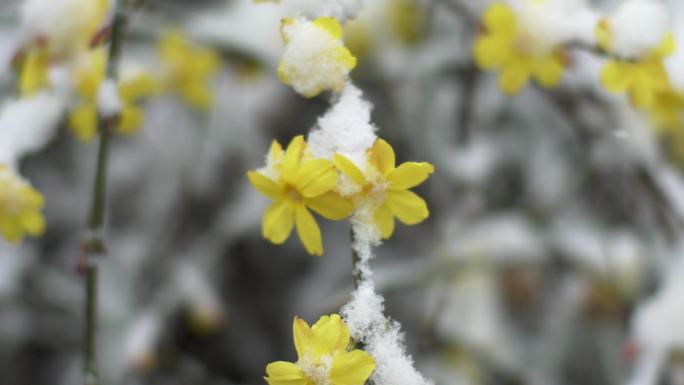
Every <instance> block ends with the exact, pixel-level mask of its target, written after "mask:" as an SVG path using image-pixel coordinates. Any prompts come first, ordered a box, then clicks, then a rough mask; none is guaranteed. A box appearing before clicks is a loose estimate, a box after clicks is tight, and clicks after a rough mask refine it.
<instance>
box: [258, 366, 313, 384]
mask: <svg viewBox="0 0 684 385" xmlns="http://www.w3.org/2000/svg"><path fill="white" fill-rule="evenodd" d="M266 375H267V376H266V377H265V380H266V382H268V385H307V384H308V382H309V380H308V379H307V377H306V375H305V374H304V372H303V371H302V369H300V368H299V366H297V365H295V364H293V363H291V362H285V361H276V362H271V363H270V364H268V365H267V366H266Z"/></svg>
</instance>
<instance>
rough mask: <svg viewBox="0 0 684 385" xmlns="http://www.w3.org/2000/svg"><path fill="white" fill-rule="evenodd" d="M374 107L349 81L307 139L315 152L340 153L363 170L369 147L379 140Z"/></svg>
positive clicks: (314, 153) (326, 156) (321, 153)
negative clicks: (373, 118) (373, 121)
mask: <svg viewBox="0 0 684 385" xmlns="http://www.w3.org/2000/svg"><path fill="white" fill-rule="evenodd" d="M371 110H372V106H371V104H370V103H369V102H367V101H365V100H364V99H363V98H362V94H361V90H359V89H358V88H356V87H355V86H354V85H353V84H352V83H350V82H348V83H347V85H346V86H345V87H344V90H343V91H342V93H341V95H340V96H339V99H338V100H337V102H336V103H335V104H334V105H333V106H332V108H330V110H328V112H326V113H325V115H323V116H321V117H320V118H319V119H318V123H317V124H316V127H314V128H313V129H312V131H311V132H310V133H309V137H308V140H307V141H308V143H309V147H310V148H311V151H312V153H313V155H314V156H316V157H322V158H326V159H332V157H333V155H335V153H338V152H339V153H340V154H342V155H344V156H346V157H347V158H349V159H350V160H351V161H352V162H354V163H355V164H356V165H357V166H358V167H359V168H360V169H361V170H363V169H364V168H365V165H366V150H367V149H368V148H370V147H371V146H372V145H373V143H374V142H375V139H377V137H376V136H375V131H376V130H377V129H376V128H375V126H374V125H373V123H371Z"/></svg>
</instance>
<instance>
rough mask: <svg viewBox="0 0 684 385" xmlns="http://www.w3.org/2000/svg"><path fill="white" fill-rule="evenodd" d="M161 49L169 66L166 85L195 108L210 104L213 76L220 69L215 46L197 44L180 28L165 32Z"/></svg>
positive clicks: (205, 108) (207, 106) (206, 107)
mask: <svg viewBox="0 0 684 385" xmlns="http://www.w3.org/2000/svg"><path fill="white" fill-rule="evenodd" d="M158 51H159V56H160V57H161V59H162V60H163V62H164V64H165V66H166V68H165V74H164V85H165V86H166V88H167V89H169V90H170V91H171V92H174V93H176V94H178V95H179V96H180V97H181V98H182V99H183V100H184V101H185V102H186V103H188V104H190V105H191V106H193V107H194V108H197V109H200V110H208V109H209V108H211V106H212V104H213V103H214V100H213V99H214V96H213V92H212V89H211V78H212V77H213V76H214V74H215V73H216V72H217V71H218V69H219V66H220V63H221V61H220V58H219V55H218V54H217V53H216V52H214V51H213V50H210V49H207V48H202V47H198V46H195V45H194V44H193V43H192V42H191V41H190V40H188V38H187V36H185V33H183V31H181V30H172V31H169V32H167V33H166V34H164V36H163V37H162V38H161V40H160V41H159V45H158Z"/></svg>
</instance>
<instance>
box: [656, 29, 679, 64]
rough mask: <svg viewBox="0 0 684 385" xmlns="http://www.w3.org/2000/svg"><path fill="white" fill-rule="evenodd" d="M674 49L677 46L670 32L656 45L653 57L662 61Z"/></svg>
mask: <svg viewBox="0 0 684 385" xmlns="http://www.w3.org/2000/svg"><path fill="white" fill-rule="evenodd" d="M676 49H677V45H676V43H675V39H674V35H673V34H672V32H668V33H667V34H666V35H665V37H664V38H663V40H662V41H661V42H660V45H658V47H657V48H656V50H655V52H654V55H655V56H656V57H658V58H661V59H662V58H664V57H666V56H670V55H672V54H673V53H674V52H675V50H676Z"/></svg>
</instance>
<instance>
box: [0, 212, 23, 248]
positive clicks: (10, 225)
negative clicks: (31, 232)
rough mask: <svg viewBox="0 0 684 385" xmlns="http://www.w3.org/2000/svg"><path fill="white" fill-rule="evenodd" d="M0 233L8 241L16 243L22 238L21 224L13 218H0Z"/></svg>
mask: <svg viewBox="0 0 684 385" xmlns="http://www.w3.org/2000/svg"><path fill="white" fill-rule="evenodd" d="M0 233H1V234H2V236H3V237H4V238H5V239H6V240H7V241H8V242H10V243H12V244H17V243H19V242H20V241H21V239H22V238H23V233H24V232H23V230H22V229H21V226H20V225H19V224H18V223H17V222H16V221H15V220H13V219H10V218H1V219H0Z"/></svg>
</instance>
